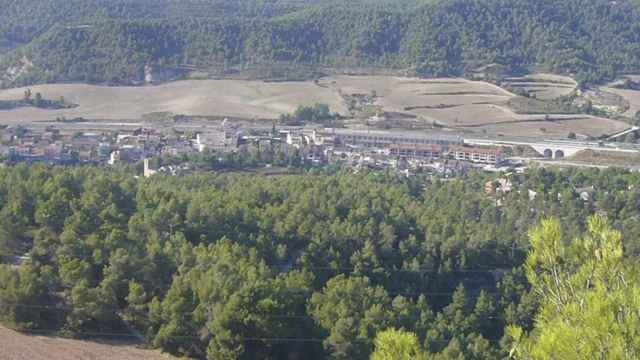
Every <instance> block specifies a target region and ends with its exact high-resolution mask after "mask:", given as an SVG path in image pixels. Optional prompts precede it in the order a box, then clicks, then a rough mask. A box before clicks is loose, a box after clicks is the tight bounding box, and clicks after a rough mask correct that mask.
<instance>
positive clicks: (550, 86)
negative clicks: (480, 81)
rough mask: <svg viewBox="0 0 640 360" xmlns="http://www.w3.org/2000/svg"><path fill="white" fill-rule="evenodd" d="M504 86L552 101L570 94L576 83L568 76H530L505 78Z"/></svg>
mask: <svg viewBox="0 0 640 360" xmlns="http://www.w3.org/2000/svg"><path fill="white" fill-rule="evenodd" d="M504 86H505V87H509V88H512V89H520V90H522V91H524V92H527V93H529V94H531V95H532V97H535V98H536V99H539V100H553V99H556V98H559V97H561V96H567V95H569V94H571V93H572V92H573V91H574V90H575V89H576V87H577V86H578V83H576V81H575V80H573V79H572V78H570V77H568V76H561V75H553V74H530V75H525V76H521V77H512V78H507V79H505V81H504Z"/></svg>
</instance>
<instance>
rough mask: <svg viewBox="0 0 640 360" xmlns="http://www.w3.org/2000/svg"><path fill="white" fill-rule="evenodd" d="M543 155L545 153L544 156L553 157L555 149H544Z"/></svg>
mask: <svg viewBox="0 0 640 360" xmlns="http://www.w3.org/2000/svg"><path fill="white" fill-rule="evenodd" d="M543 155H544V157H546V158H549V159H551V158H552V157H553V150H551V149H544V153H543Z"/></svg>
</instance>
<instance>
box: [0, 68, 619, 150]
mask: <svg viewBox="0 0 640 360" xmlns="http://www.w3.org/2000/svg"><path fill="white" fill-rule="evenodd" d="M513 81H514V82H516V80H513ZM518 81H520V83H521V84H525V85H526V86H528V89H530V90H532V91H534V90H535V91H538V92H537V93H536V94H538V95H537V96H541V97H552V96H560V95H562V94H565V93H566V92H567V91H572V90H573V88H574V87H575V82H572V80H571V79H569V78H565V77H558V76H555V75H533V76H530V77H524V78H519V80H518ZM530 83H531V84H530ZM542 85H545V86H547V85H548V87H542ZM536 89H537V90H536ZM25 90H26V89H25V88H18V89H9V90H3V91H0V100H12V99H19V98H21V97H22V96H23V93H24V91H25ZM31 91H32V93H34V94H35V93H37V92H40V93H42V94H43V96H44V97H45V98H47V99H57V98H59V97H61V96H62V97H64V98H65V100H66V101H67V102H71V103H75V104H78V105H79V106H78V107H76V108H73V109H64V110H43V109H35V108H19V109H14V110H4V111H0V124H16V123H29V122H33V121H50V120H55V118H57V117H62V116H64V117H67V118H74V117H83V118H85V119H99V120H108V121H115V122H134V123H135V122H139V121H140V119H141V118H143V116H144V115H145V114H149V113H154V112H172V113H176V114H185V115H203V116H229V117H234V118H245V119H274V118H277V117H278V116H279V115H280V114H282V113H286V112H292V111H293V110H294V109H295V108H296V107H297V106H298V105H310V104H313V103H316V102H321V103H326V104H328V105H329V106H330V107H331V109H332V111H337V112H339V113H341V114H343V115H349V113H350V111H349V106H348V99H349V97H350V96H351V97H353V96H361V95H366V96H367V97H368V98H370V99H373V104H372V106H375V107H376V108H379V109H380V110H382V111H384V112H388V113H396V114H403V115H407V118H411V119H414V120H413V121H417V122H423V123H424V124H433V123H437V124H439V125H442V126H444V127H446V128H450V129H452V130H456V131H463V132H475V133H486V134H493V135H498V134H502V135H523V134H526V135H529V136H539V137H545V138H547V137H558V138H563V137H566V136H567V134H568V133H570V132H574V133H577V134H583V135H585V136H600V135H603V134H609V133H613V132H617V131H620V130H623V129H625V128H626V127H627V124H625V123H624V122H620V121H615V120H609V119H603V118H597V117H591V116H586V115H576V114H542V113H538V114H526V113H521V111H519V113H515V112H514V111H513V110H512V109H511V108H509V106H508V104H509V100H511V99H514V98H515V97H516V95H514V94H513V93H511V92H509V91H507V90H505V89H503V88H500V87H498V86H496V85H493V84H490V83H486V82H481V81H470V80H466V79H460V78H446V79H444V78H443V79H418V78H403V77H392V76H332V77H326V78H323V79H320V80H319V81H317V82H313V81H307V82H279V83H274V82H262V81H245V80H187V81H177V82H173V83H168V84H163V85H159V86H145V87H106V86H94V85H85V84H57V85H39V86H34V87H32V88H31ZM400 122H402V121H400Z"/></svg>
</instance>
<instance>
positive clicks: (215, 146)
mask: <svg viewBox="0 0 640 360" xmlns="http://www.w3.org/2000/svg"><path fill="white" fill-rule="evenodd" d="M196 146H197V148H198V151H200V152H203V151H205V150H211V151H219V152H227V151H233V150H236V149H237V148H238V136H237V135H233V134H231V133H230V132H227V131H219V130H216V131H210V132H206V133H199V134H197V135H196Z"/></svg>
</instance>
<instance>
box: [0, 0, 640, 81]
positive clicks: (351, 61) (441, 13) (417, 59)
mask: <svg viewBox="0 0 640 360" xmlns="http://www.w3.org/2000/svg"><path fill="white" fill-rule="evenodd" d="M0 8H2V9H3V12H2V14H0V49H3V50H1V51H2V53H3V55H2V56H0V69H2V71H3V72H4V71H6V70H7V69H8V70H13V71H9V73H10V74H9V75H7V74H4V76H3V77H4V79H3V85H4V86H12V85H24V84H33V83H43V82H68V81H85V82H96V83H111V84H131V83H138V82H140V81H142V80H143V79H144V68H145V65H152V66H164V67H176V66H177V67H184V66H188V67H189V68H198V69H209V68H215V69H218V70H219V71H221V72H223V73H224V72H225V71H227V72H228V71H237V70H238V69H242V68H246V67H250V66H256V65H259V66H265V67H269V66H273V65H274V64H284V65H283V66H289V67H290V66H295V65H300V66H302V65H305V66H325V67H332V68H338V69H349V68H352V67H366V66H369V67H382V68H385V69H396V70H398V71H404V72H406V73H407V74H411V75H418V76H425V77H430V76H460V75H467V74H469V73H471V72H473V71H475V70H477V69H479V68H482V67H483V66H485V65H489V64H501V65H503V66H505V67H506V68H507V69H509V70H510V71H512V72H519V71H524V70H527V69H538V70H545V71H551V72H555V73H569V74H572V75H574V76H576V78H577V79H578V80H579V82H581V83H583V84H588V83H594V82H602V81H605V80H608V79H612V78H614V77H615V76H616V75H619V74H621V73H628V72H637V71H640V60H639V59H640V46H639V45H638V44H639V43H640V3H638V1H637V0H626V1H609V0H566V1H558V0H536V1H534V0H423V1H420V0H404V1H399V2H393V1H384V0H358V1H352V2H344V1H320V0H313V1H312V0H308V1H285V0H279V1H278V0H271V1H269V0H245V1H228V0H207V1H195V0H191V1H180V2H177V1H170V0H128V1H125V0H113V1H102V0H91V1H84V0H82V1H80V0H73V1H69V0H64V1H61V0H30V1H24V0H2V1H0ZM21 67H23V68H24V69H25V70H26V71H23V72H19V71H15V70H16V69H20V68H21ZM0 75H1V74H0Z"/></svg>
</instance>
